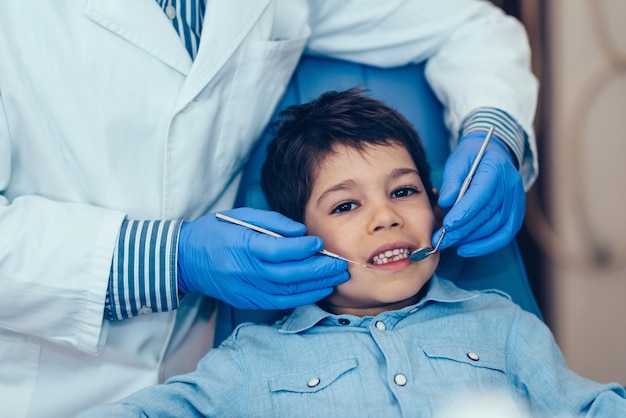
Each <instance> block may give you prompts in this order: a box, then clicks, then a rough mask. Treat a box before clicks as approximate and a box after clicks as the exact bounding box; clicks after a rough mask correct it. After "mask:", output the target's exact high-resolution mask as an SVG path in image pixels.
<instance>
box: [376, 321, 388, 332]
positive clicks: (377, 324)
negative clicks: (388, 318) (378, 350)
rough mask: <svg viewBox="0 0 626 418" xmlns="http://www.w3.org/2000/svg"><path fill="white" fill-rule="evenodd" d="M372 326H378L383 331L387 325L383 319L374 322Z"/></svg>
mask: <svg viewBox="0 0 626 418" xmlns="http://www.w3.org/2000/svg"><path fill="white" fill-rule="evenodd" d="M374 326H375V327H376V328H378V329H379V330H381V331H384V330H386V329H387V327H386V326H385V323H384V322H383V321H376V323H375V324H374Z"/></svg>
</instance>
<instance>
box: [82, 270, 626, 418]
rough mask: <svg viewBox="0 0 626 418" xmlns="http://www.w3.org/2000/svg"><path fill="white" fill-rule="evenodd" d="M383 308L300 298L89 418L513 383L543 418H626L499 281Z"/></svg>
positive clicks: (614, 391) (419, 395)
mask: <svg viewBox="0 0 626 418" xmlns="http://www.w3.org/2000/svg"><path fill="white" fill-rule="evenodd" d="M428 286H429V289H428V292H427V293H426V295H425V297H424V298H423V299H422V300H421V301H420V302H419V303H418V304H416V305H413V306H409V307H406V308H404V309H401V310H396V311H389V312H384V313H381V314H379V315H376V316H375V317H363V318H360V317H356V316H352V315H332V314H329V313H328V312H325V311H324V310H322V309H320V308H319V307H318V306H316V305H308V306H304V307H301V308H297V309H296V310H295V311H294V312H293V313H292V314H291V315H290V316H288V317H286V318H285V319H283V320H282V321H279V322H278V323H276V324H275V325H273V326H264V325H252V324H244V325H241V326H239V327H238V328H237V329H236V330H235V332H234V333H233V334H232V335H231V337H230V338H229V339H227V340H226V341H225V342H224V343H223V344H222V345H221V346H220V347H219V348H218V349H214V350H212V351H211V352H209V353H208V354H207V355H206V356H205V357H204V359H203V360H202V361H201V362H200V364H199V366H198V369H197V370H196V371H195V372H193V373H190V374H187V375H183V376H177V377H174V378H172V379H170V380H169V381H168V382H167V383H166V384H164V385H159V386H155V387H152V388H148V389H146V390H143V391H141V392H138V393H137V394H135V395H133V396H131V397H129V398H127V399H125V400H124V401H123V402H122V403H120V404H116V405H109V406H103V407H101V408H96V409H94V410H92V411H90V412H89V413H87V414H85V416H89V417H94V416H103V417H105V416H106V417H110V416H115V417H120V416H144V415H142V413H143V414H145V416H150V417H153V416H154V417H165V416H176V417H183V416H211V417H217V416H219V417H242V416H245V417H300V416H307V417H361V416H368V417H396V416H397V417H429V416H433V414H434V413H435V411H437V410H438V409H439V408H440V407H441V406H442V405H446V406H447V407H448V408H449V407H450V406H451V405H453V406H454V403H458V408H459V411H462V410H463V406H464V405H463V401H462V400H463V399H467V398H466V397H465V396H466V395H467V393H468V391H470V392H472V393H473V392H481V393H484V392H488V393H489V391H498V392H502V391H504V392H506V393H508V394H509V395H511V396H512V397H513V398H515V399H518V400H520V401H521V402H522V403H523V405H522V406H523V408H528V409H529V410H530V411H531V412H532V416H533V417H535V416H536V417H577V416H597V417H603V418H606V417H626V400H625V399H624V389H623V387H622V386H620V385H618V384H609V385H602V384H599V383H596V382H592V381H590V380H587V379H585V378H582V377H580V376H578V375H576V374H574V373H573V372H572V371H570V370H569V369H568V368H567V366H566V365H565V362H564V359H563V357H562V355H561V353H560V351H559V349H558V348H557V346H556V344H555V342H554V339H553V337H552V334H551V333H550V331H549V330H548V328H547V327H546V326H545V325H544V324H543V322H541V321H540V320H539V319H538V318H537V317H536V316H534V315H532V314H529V313H527V312H525V311H523V310H522V309H520V308H519V307H518V306H517V305H515V304H514V303H512V302H511V301H510V300H509V299H508V298H507V297H506V296H505V295H503V294H502V293H500V292H497V291H486V292H476V291H474V292H468V291H465V290H461V289H459V288H457V287H456V286H454V285H453V284H452V283H451V282H448V281H446V280H443V279H439V278H437V277H433V279H431V280H430V282H429V285H428Z"/></svg>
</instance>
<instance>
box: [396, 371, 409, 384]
mask: <svg viewBox="0 0 626 418" xmlns="http://www.w3.org/2000/svg"><path fill="white" fill-rule="evenodd" d="M393 381H394V382H395V383H396V385H398V386H404V385H406V382H407V379H406V376H405V375H403V374H402V373H398V374H397V375H395V376H394V377H393Z"/></svg>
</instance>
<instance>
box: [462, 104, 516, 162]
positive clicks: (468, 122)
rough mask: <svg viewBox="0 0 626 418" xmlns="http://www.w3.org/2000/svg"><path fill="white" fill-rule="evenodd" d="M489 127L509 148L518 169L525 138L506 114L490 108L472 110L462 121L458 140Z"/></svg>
mask: <svg viewBox="0 0 626 418" xmlns="http://www.w3.org/2000/svg"><path fill="white" fill-rule="evenodd" d="M491 126H495V128H496V129H495V135H496V136H497V137H498V138H499V139H500V140H501V141H502V142H504V143H505V144H506V145H507V146H508V147H509V149H510V150H511V153H512V154H513V159H514V162H515V166H516V167H517V168H519V167H520V162H521V161H522V158H524V149H525V148H526V139H527V136H526V133H525V132H524V130H523V129H522V128H521V126H519V124H518V123H517V122H516V121H515V119H513V118H512V117H511V116H510V115H508V114H507V113H506V112H504V111H502V110H500V109H495V108H491V107H482V108H479V109H476V110H474V111H473V112H472V113H470V114H469V115H468V116H467V118H465V120H464V121H463V124H462V125H461V132H460V133H459V138H462V137H463V136H465V135H467V134H469V133H472V132H475V131H487V130H489V128H490V127H491Z"/></svg>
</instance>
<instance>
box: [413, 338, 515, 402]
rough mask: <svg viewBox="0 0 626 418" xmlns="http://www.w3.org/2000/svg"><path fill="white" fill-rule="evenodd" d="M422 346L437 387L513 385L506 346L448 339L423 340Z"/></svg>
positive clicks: (498, 386)
mask: <svg viewBox="0 0 626 418" xmlns="http://www.w3.org/2000/svg"><path fill="white" fill-rule="evenodd" d="M420 349H421V350H422V352H423V353H424V355H425V357H426V359H427V361H428V364H429V365H430V369H431V371H432V375H431V379H432V380H433V382H432V384H433V385H434V386H435V387H447V388H459V389H468V390H482V389H502V388H505V387H508V385H509V382H508V377H507V372H506V370H507V368H506V356H505V351H504V347H492V346H489V345H487V344H485V343H483V342H477V341H474V342H472V341H469V342H464V343H461V344H459V343H458V342H450V341H446V342H433V343H422V344H420ZM442 385H443V386H442Z"/></svg>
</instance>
